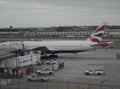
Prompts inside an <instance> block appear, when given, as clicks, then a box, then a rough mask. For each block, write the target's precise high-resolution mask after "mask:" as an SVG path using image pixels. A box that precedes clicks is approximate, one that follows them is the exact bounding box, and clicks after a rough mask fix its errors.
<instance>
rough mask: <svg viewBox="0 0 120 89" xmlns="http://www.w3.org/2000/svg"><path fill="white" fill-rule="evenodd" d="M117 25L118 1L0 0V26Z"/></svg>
mask: <svg viewBox="0 0 120 89" xmlns="http://www.w3.org/2000/svg"><path fill="white" fill-rule="evenodd" d="M102 22H108V24H109V25H120V0H0V27H9V26H10V25H12V26H13V27H48V26H73V25H77V26H81V25H99V24H101V23H102Z"/></svg>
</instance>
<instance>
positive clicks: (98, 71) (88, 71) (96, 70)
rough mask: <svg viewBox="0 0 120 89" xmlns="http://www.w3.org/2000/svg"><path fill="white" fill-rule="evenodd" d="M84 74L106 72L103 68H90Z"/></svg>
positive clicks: (101, 73)
mask: <svg viewBox="0 0 120 89" xmlns="http://www.w3.org/2000/svg"><path fill="white" fill-rule="evenodd" d="M84 74H85V75H103V74H105V73H104V70H101V69H90V70H86V71H85V72H84Z"/></svg>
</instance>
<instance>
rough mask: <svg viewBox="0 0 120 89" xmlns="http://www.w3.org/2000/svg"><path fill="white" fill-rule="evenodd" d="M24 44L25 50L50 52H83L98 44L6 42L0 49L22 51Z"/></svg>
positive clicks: (78, 42)
mask: <svg viewBox="0 0 120 89" xmlns="http://www.w3.org/2000/svg"><path fill="white" fill-rule="evenodd" d="M23 44H24V48H26V49H34V48H38V47H46V48H47V49H49V50H50V51H53V52H55V51H59V53H60V51H61V52H69V51H71V52H72V51H73V52H81V51H87V50H89V49H92V48H93V47H92V46H91V45H94V44H96V43H94V42H90V41H23V42H20V41H12V42H4V43H0V48H3V49H7V48H8V49H9V48H14V49H22V47H23Z"/></svg>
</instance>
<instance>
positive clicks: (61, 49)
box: [0, 24, 112, 57]
mask: <svg viewBox="0 0 120 89" xmlns="http://www.w3.org/2000/svg"><path fill="white" fill-rule="evenodd" d="M106 26H107V25H106V24H103V25H100V26H99V27H97V29H96V30H95V31H94V32H93V33H92V34H91V35H90V36H89V37H88V38H87V40H82V41H79V40H78V41H70V40H69V41H68V40H65V41H9V42H3V43H0V48H4V49H7V48H12V49H17V50H20V51H19V52H21V53H23V52H25V51H28V50H35V49H39V50H41V51H42V52H43V53H45V54H52V55H50V56H56V57H57V55H55V54H58V53H78V52H84V51H88V50H91V49H94V48H98V47H100V46H101V47H106V46H108V45H109V44H110V43H112V42H102V37H103V35H104V33H105V31H106Z"/></svg>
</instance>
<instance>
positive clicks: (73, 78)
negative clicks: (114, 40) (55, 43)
mask: <svg viewBox="0 0 120 89" xmlns="http://www.w3.org/2000/svg"><path fill="white" fill-rule="evenodd" d="M117 54H120V50H116V49H108V50H106V49H97V50H91V51H86V52H81V53H77V54H58V56H59V57H58V58H57V60H62V61H63V60H64V68H62V69H61V70H58V71H56V72H55V74H54V75H53V76H51V77H50V79H49V81H48V82H46V83H40V82H38V83H35V82H31V83H29V82H28V81H27V79H26V77H24V78H23V79H20V80H19V79H18V80H17V79H16V80H14V79H11V82H12V83H11V84H12V85H11V84H10V85H9V86H8V88H9V89H13V88H14V87H15V88H16V87H18V88H20V87H23V88H24V89H26V87H27V88H28V89H34V87H36V88H38V87H45V88H40V89H50V87H52V88H51V89H60V85H61V86H63V87H65V86H66V88H61V89H73V88H72V87H73V86H74V85H73V86H72V84H78V85H79V84H82V85H83V84H87V85H89V84H90V85H91V84H93V85H94V86H97V88H94V89H109V87H108V86H118V88H112V87H111V89H119V88H120V85H119V84H120V59H119V58H118V57H117ZM91 68H95V69H104V71H105V75H84V72H85V71H86V70H87V69H91ZM68 82H69V83H70V85H67V84H68ZM57 83H59V86H58V85H57ZM63 84H65V85H63ZM100 85H105V87H106V88H101V86H100ZM55 86H56V87H57V88H56V87H55ZM71 86H72V87H71ZM76 87H77V85H76ZM88 87H89V86H88ZM91 87H92V85H91ZM23 88H21V89H23ZM3 89H4V87H3ZM74 89H79V88H74ZM82 89H83V88H82ZM89 89H93V88H89Z"/></svg>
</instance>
